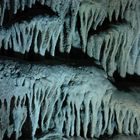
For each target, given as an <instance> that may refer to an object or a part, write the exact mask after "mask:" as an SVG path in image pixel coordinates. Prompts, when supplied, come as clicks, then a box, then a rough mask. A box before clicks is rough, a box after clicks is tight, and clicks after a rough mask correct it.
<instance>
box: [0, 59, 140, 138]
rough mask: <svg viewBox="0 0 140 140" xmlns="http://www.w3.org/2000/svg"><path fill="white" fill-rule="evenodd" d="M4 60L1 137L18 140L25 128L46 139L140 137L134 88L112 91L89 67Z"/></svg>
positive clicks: (99, 75) (0, 103)
mask: <svg viewBox="0 0 140 140" xmlns="http://www.w3.org/2000/svg"><path fill="white" fill-rule="evenodd" d="M5 62H6V63H5V64H4V65H5V66H4V67H2V68H3V69H2V70H1V71H0V75H1V79H2V80H0V84H1V89H2V90H1V95H0V119H1V122H0V124H1V129H0V138H1V139H3V137H4V135H7V137H11V135H12V134H13V133H15V134H16V139H18V138H19V137H20V136H22V132H25V131H26V130H25V129H27V128H30V129H31V130H30V129H28V130H27V131H28V133H29V132H30V134H29V135H30V136H32V139H35V137H36V133H37V130H39V131H40V132H41V133H45V134H48V137H49V135H51V134H52V135H53V134H54V135H55V134H58V135H61V136H82V137H97V138H98V137H100V136H101V135H104V134H108V135H112V134H113V133H114V131H117V132H119V133H123V134H127V135H129V134H136V135H139V134H140V107H139V100H140V96H139V89H137V90H132V89H131V90H129V91H128V92H124V91H119V90H116V89H115V88H114V87H113V86H112V85H111V84H110V83H109V81H108V80H107V79H106V76H105V74H104V73H103V72H102V71H99V70H97V69H95V68H94V67H87V68H82V67H81V68H70V67H66V66H47V67H46V66H40V65H37V66H36V65H32V66H31V65H26V64H22V63H21V64H20V65H19V64H18V63H15V62H14V63H13V62H9V61H5ZM8 67H9V69H8ZM15 69H16V70H15ZM28 69H29V71H28ZM17 70H18V73H20V77H17V76H16V72H17ZM27 71H28V73H26V72H27ZM5 73H6V74H7V75H5ZM37 73H38V74H37ZM7 84H8V87H7ZM5 87H6V88H5ZM101 87H102V88H101ZM81 89H82V90H81ZM7 95H8V96H7ZM27 122H28V123H27ZM103 122H104V123H103ZM49 133H51V134H49ZM46 137H47V136H46Z"/></svg>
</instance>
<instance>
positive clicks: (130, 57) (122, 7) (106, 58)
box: [0, 0, 140, 77]
mask: <svg viewBox="0 0 140 140" xmlns="http://www.w3.org/2000/svg"><path fill="white" fill-rule="evenodd" d="M35 2H36V1H35V0H29V1H28V0H27V1H19V0H15V1H13V3H12V2H10V1H9V0H6V1H5V0H3V1H2V2H1V12H0V13H1V22H2V21H3V17H4V11H5V9H11V8H12V9H13V10H14V14H16V13H17V9H20V8H21V7H22V8H21V9H22V10H24V8H25V5H26V6H28V7H32V5H33V4H35ZM38 2H40V3H41V4H42V5H47V6H49V7H50V8H51V9H52V10H53V11H54V12H56V13H59V14H58V16H52V17H47V16H46V17H41V16H40V17H35V18H34V19H32V20H31V21H24V22H22V23H15V24H14V25H12V27H11V28H9V29H2V30H1V31H0V48H1V47H3V48H4V49H6V50H7V49H8V48H12V49H13V50H14V51H15V52H20V53H22V54H24V53H26V52H29V51H30V50H34V52H35V53H39V54H41V55H43V56H44V55H45V54H46V52H48V53H50V54H51V55H52V56H55V50H56V48H59V50H60V52H67V53H70V51H71V48H72V47H76V48H79V49H82V51H83V52H84V53H87V54H88V55H89V56H90V57H92V58H94V59H96V60H97V61H98V62H100V64H101V65H102V67H103V68H104V70H105V71H106V72H107V73H108V75H109V76H112V75H113V73H114V72H115V71H116V70H118V72H119V73H120V75H121V76H122V77H125V75H126V73H129V74H134V73H136V74H140V68H139V64H140V60H139V58H140V57H139V55H140V52H139V38H140V37H139V23H140V20H139V19H140V16H139V10H140V8H139V6H140V2H139V1H138V0H134V1H132V0H118V1H115V0H107V1H100V2H98V1H90V0H86V1H78V0H77V1H76V0H68V1H67V2H66V1H63V0H59V1H53V0H46V1H43V0H42V1H41V0H40V1H39V0H38ZM69 3H71V4H69ZM69 6H70V7H69ZM69 10H71V12H69ZM69 13H71V14H70V15H69ZM66 15H67V16H66ZM114 17H115V20H116V23H113V24H112V23H111V22H112V20H114ZM106 19H109V21H110V25H109V26H108V29H106V30H104V31H103V30H102V31H100V32H96V30H98V28H100V27H101V26H102V25H104V21H105V20H106ZM120 19H121V21H120V23H117V21H119V20H120Z"/></svg>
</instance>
